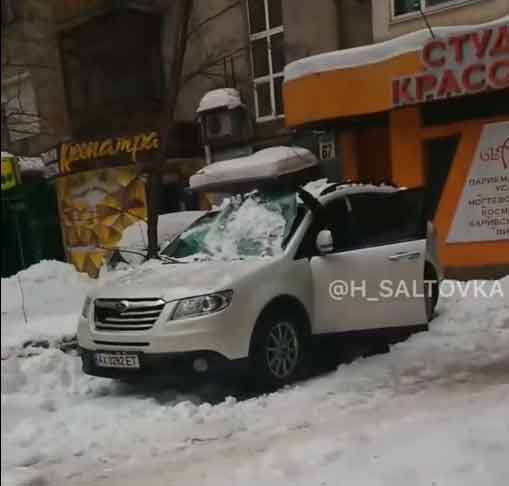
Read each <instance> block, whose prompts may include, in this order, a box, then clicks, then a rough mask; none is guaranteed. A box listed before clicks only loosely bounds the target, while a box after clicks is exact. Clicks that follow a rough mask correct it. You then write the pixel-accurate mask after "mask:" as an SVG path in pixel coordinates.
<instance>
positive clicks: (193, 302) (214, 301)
mask: <svg viewBox="0 0 509 486" xmlns="http://www.w3.org/2000/svg"><path fill="white" fill-rule="evenodd" d="M232 295H233V291H232V290H225V291H223V292H216V293H214V294H208V295H200V296H198V297H190V298H188V299H182V300H179V301H178V302H177V305H176V307H175V310H174V311H173V314H172V315H171V318H170V319H172V320H175V319H183V318H185V317H197V316H203V315H206V314H212V313H214V312H219V311H221V310H223V309H226V307H228V306H229V305H230V302H231V301H232Z"/></svg>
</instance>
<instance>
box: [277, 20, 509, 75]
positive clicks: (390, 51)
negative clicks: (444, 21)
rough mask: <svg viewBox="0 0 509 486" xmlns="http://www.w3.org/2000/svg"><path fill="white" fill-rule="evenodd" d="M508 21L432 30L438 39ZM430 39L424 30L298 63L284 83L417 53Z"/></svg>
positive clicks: (289, 68)
mask: <svg viewBox="0 0 509 486" xmlns="http://www.w3.org/2000/svg"><path fill="white" fill-rule="evenodd" d="M507 21H509V15H506V16H504V17H501V18H499V19H496V20H493V21H491V22H486V23H484V24H478V25H458V26H446V27H433V32H434V34H435V36H436V37H446V36H448V35H451V34H456V33H461V32H465V31H471V30H474V29H485V28H489V27H495V26H498V25H502V24H503V23H505V22H507ZM429 39H430V33H429V31H428V30H427V29H422V30H418V31H416V32H411V33H410V34H407V35H403V36H400V37H396V38H394V39H390V40H387V41H385V42H379V43H377V44H371V45H365V46H360V47H354V48H352V49H343V50H340V51H333V52H326V53H324V54H318V55H316V56H311V57H306V58H303V59H299V60H297V61H294V62H291V63H290V64H288V65H287V66H286V67H285V82H286V81H290V80H292V79H297V78H302V77H304V76H309V75H312V74H317V73H322V72H326V71H334V70H335V69H345V68H352V67H357V66H361V65H365V64H372V63H375V62H380V61H384V60H386V59H389V58H391V57H395V56H398V55H400V54H404V53H406V52H412V51H418V50H420V49H421V48H422V46H423V45H424V44H425V43H426V42H427V41H428V40H429Z"/></svg>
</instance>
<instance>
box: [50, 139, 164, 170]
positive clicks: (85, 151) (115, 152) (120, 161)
mask: <svg viewBox="0 0 509 486" xmlns="http://www.w3.org/2000/svg"><path fill="white" fill-rule="evenodd" d="M158 150H159V134H158V133H157V132H155V131H153V132H147V133H141V134H138V135H133V136H126V137H117V138H107V139H103V140H99V141H96V140H93V141H86V142H80V143H63V144H62V145H61V146H60V173H61V174H68V173H71V172H76V171H79V170H87V169H94V168H99V167H100V166H101V165H102V166H105V165H125V164H128V163H136V162H142V161H143V160H142V159H143V158H146V157H147V155H150V154H153V153H154V152H156V151H158ZM104 161H108V162H106V163H105V162H104Z"/></svg>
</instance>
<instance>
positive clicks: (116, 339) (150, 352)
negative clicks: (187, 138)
mask: <svg viewBox="0 0 509 486" xmlns="http://www.w3.org/2000/svg"><path fill="white" fill-rule="evenodd" d="M316 165H317V160H316V158H315V157H314V156H313V155H312V154H311V153H310V152H309V151H307V150H306V149H303V148H296V147H273V148H270V149H266V150H262V151H260V152H257V153H255V154H254V155H251V156H248V157H245V158H244V160H240V159H237V160H236V161H235V163H233V162H232V161H226V162H219V163H217V164H212V165H210V166H207V167H205V168H204V169H201V170H200V171H199V172H198V173H197V174H196V175H194V176H192V178H191V186H192V187H193V188H195V189H201V190H206V191H209V190H211V189H212V188H214V189H215V190H219V191H224V190H225V188H230V189H232V188H234V187H235V186H239V185H240V186H243V187H245V184H246V183H252V182H253V181H254V182H255V183H256V185H258V186H261V188H260V189H257V190H254V191H250V192H248V193H245V194H239V195H237V196H234V197H232V198H230V199H229V201H228V202H227V203H226V204H225V205H224V206H223V207H222V209H221V210H220V211H218V212H216V213H212V214H209V215H207V216H206V217H204V218H201V219H199V220H198V221H196V222H195V223H194V224H193V225H191V226H190V227H189V228H188V229H187V230H185V231H184V232H183V233H181V234H180V235H179V236H178V237H177V238H175V239H174V240H173V241H172V242H171V243H170V244H169V245H168V246H166V247H165V248H164V249H163V251H162V252H161V258H162V259H163V260H164V261H163V262H160V263H158V262H154V263H152V264H151V265H150V266H143V267H140V268H138V269H136V270H134V271H133V272H129V273H127V274H124V275H122V276H121V277H119V278H118V279H115V280H111V281H109V282H108V285H104V286H100V287H98V288H96V289H94V290H92V291H91V293H90V294H89V295H88V297H87V299H86V300H85V304H84V306H83V309H82V313H81V316H80V320H79V326H78V341H79V345H80V348H81V355H82V358H83V369H84V370H85V372H86V373H89V374H92V375H97V376H107V377H113V378H122V379H126V378H127V379H130V378H133V377H135V376H138V375H139V374H140V373H145V372H154V371H161V370H169V372H172V373H179V374H182V375H186V374H189V373H204V372H208V371H222V370H223V369H225V368H238V367H240V365H243V367H244V365H247V368H248V369H249V371H250V374H251V375H252V376H253V378H254V379H255V380H256V381H258V382H260V383H263V384H264V385H268V386H270V387H273V386H281V385H284V384H286V383H289V382H291V381H294V380H295V379H296V378H298V377H299V376H302V373H303V371H304V370H305V368H306V361H307V359H308V357H309V356H310V352H309V351H310V349H311V345H312V341H313V340H315V339H316V338H318V337H324V336H327V335H332V334H338V333H340V334H342V335H343V336H344V339H347V337H351V336H352V335H353V334H355V333H357V334H361V333H362V334H364V335H366V334H368V331H369V332H370V334H371V337H373V336H376V338H377V339H379V340H387V341H393V340H394V339H397V338H398V337H401V336H405V335H408V334H410V333H411V332H415V331H418V330H423V329H426V327H427V323H428V322H429V321H430V319H431V318H432V316H433V310H434V307H435V305H436V303H437V298H438V293H437V292H438V281H439V280H440V277H441V273H442V272H441V268H440V264H439V262H438V259H437V252H436V248H435V240H434V238H433V231H432V228H430V225H429V224H428V223H427V222H426V220H425V218H424V213H423V205H422V194H421V193H420V192H418V191H414V190H402V189H399V188H395V187H392V186H373V185H366V186H364V185H347V184H332V185H326V186H325V188H324V189H322V190H321V192H319V194H318V195H316V196H313V194H312V193H311V192H308V191H306V189H305V188H302V187H300V186H299V187H296V188H295V187H288V186H287V185H285V184H283V185H274V184H271V185H269V187H267V186H266V185H265V183H267V182H270V183H272V182H273V180H274V179H278V178H281V179H284V178H287V177H288V176H289V175H292V174H294V173H296V172H300V171H302V170H305V169H309V168H312V167H314V166H316ZM285 180H287V181H288V180H289V179H285ZM313 187H314V188H315V189H316V187H315V186H313ZM297 193H298V196H299V197H297ZM389 277H390V278H391V279H392V281H394V282H402V283H403V284H404V285H405V286H408V287H411V288H413V289H415V290H416V293H417V292H418V293H419V294H418V295H405V294H402V293H397V294H395V293H393V294H392V295H389V296H387V295H385V296H383V298H377V297H379V295H378V294H377V291H378V290H379V289H378V287H377V285H378V282H379V281H380V280H381V279H387V278H389ZM338 279H342V281H344V282H347V285H352V286H353V285H364V286H365V287H366V295H364V296H362V295H361V296H359V295H354V294H353V293H351V292H350V293H345V294H344V295H340V296H338V295H334V292H335V288H333V286H334V285H336V284H337V282H338ZM426 281H431V282H432V284H431V287H432V291H427V289H426V288H425V282H426ZM368 294H369V295H368ZM338 297H339V298H338Z"/></svg>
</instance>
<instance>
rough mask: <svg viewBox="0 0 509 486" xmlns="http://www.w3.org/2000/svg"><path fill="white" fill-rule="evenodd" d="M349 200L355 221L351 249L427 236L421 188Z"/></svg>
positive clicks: (357, 195) (365, 195) (359, 196)
mask: <svg viewBox="0 0 509 486" xmlns="http://www.w3.org/2000/svg"><path fill="white" fill-rule="evenodd" d="M348 199H349V201H350V203H351V205H352V213H353V221H354V225H353V228H352V229H353V230H354V231H352V235H351V236H352V239H354V240H355V241H354V244H353V245H352V247H353V248H366V247H370V246H378V245H387V244H392V243H397V242H401V241H408V240H412V239H417V238H424V235H425V234H426V219H425V217H424V191H423V190H422V189H408V190H404V191H398V192H394V193H388V194H381V193H371V194H366V193H364V194H354V195H352V196H349V197H348Z"/></svg>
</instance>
